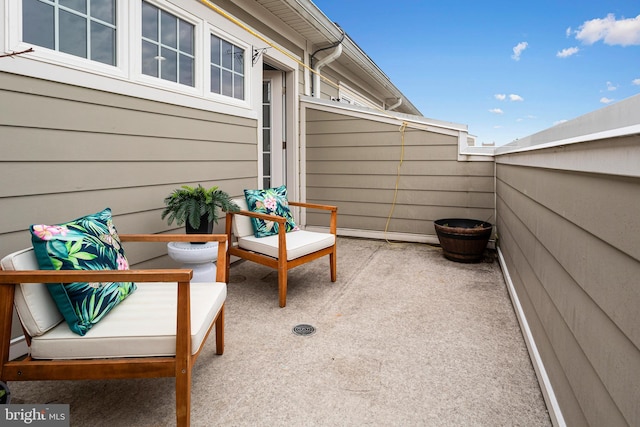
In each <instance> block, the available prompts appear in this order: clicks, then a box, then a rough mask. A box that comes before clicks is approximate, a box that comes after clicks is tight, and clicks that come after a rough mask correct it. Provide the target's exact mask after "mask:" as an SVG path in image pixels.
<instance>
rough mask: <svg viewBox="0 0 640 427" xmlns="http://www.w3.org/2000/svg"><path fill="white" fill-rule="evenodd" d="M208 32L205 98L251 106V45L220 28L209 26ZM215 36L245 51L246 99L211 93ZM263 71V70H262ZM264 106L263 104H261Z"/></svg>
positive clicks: (206, 36) (205, 56)
mask: <svg viewBox="0 0 640 427" xmlns="http://www.w3.org/2000/svg"><path fill="white" fill-rule="evenodd" d="M207 29H208V31H207V32H206V35H205V38H206V41H207V42H206V44H205V45H206V50H205V55H204V58H205V67H204V68H205V76H206V77H205V79H204V80H205V84H204V93H205V97H206V98H209V99H212V100H215V101H217V102H222V103H225V104H232V105H239V106H247V107H249V106H250V105H251V96H252V91H251V81H252V76H251V65H252V47H251V45H250V44H248V43H246V42H243V41H242V40H240V39H239V38H237V37H234V36H232V35H231V34H228V33H226V32H224V31H222V30H220V29H219V28H216V27H214V26H213V25H210V24H208V25H207ZM212 35H214V36H216V37H218V38H221V39H223V40H225V41H227V42H229V43H232V44H234V45H236V46H237V47H239V48H241V49H243V50H244V99H238V98H234V97H232V96H227V95H222V94H220V93H215V92H211V74H210V73H211V68H210V67H211V36H212ZM260 71H262V69H261V70H260ZM260 93H261V94H262V85H261V86H260ZM260 105H262V104H260Z"/></svg>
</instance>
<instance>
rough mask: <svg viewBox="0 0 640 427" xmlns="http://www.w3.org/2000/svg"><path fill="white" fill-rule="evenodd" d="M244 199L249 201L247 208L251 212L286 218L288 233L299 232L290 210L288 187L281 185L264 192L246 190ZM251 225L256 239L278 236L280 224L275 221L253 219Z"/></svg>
mask: <svg viewBox="0 0 640 427" xmlns="http://www.w3.org/2000/svg"><path fill="white" fill-rule="evenodd" d="M244 197H245V198H246V199H247V206H248V207H249V210H250V211H251V212H258V213H263V214H267V215H277V216H281V217H284V218H285V219H286V220H287V222H286V223H285V224H284V225H285V231H286V232H287V233H288V232H289V231H295V230H299V228H298V227H297V226H296V223H295V221H294V220H293V215H291V211H290V210H289V201H288V200H287V187H286V186H284V185H281V186H280V187H276V188H266V189H264V190H244ZM251 224H252V225H253V231H254V233H253V234H254V236H256V237H266V236H272V235H274V234H278V223H277V222H275V221H265V220H263V219H258V218H251Z"/></svg>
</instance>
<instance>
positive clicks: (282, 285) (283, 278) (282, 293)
mask: <svg viewBox="0 0 640 427" xmlns="http://www.w3.org/2000/svg"><path fill="white" fill-rule="evenodd" d="M278 297H279V300H280V307H284V306H286V305H287V269H286V267H285V268H284V269H281V268H278Z"/></svg>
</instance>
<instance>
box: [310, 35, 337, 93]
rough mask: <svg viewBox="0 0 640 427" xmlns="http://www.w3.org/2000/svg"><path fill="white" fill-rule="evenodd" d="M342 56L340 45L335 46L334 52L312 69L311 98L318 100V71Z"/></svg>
mask: <svg viewBox="0 0 640 427" xmlns="http://www.w3.org/2000/svg"><path fill="white" fill-rule="evenodd" d="M340 55H342V44H339V45H338V46H336V48H335V50H334V51H333V52H331V53H330V54H329V55H327V56H325V57H324V58H322V59H321V60H320V61H318V63H317V64H316V66H315V67H313V71H315V73H314V74H313V96H314V97H316V98H320V69H321V68H322V67H324V66H325V65H327V64H329V63H330V62H333V61H335V60H336V59H338V57H339V56H340Z"/></svg>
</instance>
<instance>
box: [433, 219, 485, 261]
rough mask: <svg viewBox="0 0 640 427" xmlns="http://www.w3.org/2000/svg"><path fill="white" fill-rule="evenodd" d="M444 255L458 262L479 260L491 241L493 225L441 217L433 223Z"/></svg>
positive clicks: (471, 220)
mask: <svg viewBox="0 0 640 427" xmlns="http://www.w3.org/2000/svg"><path fill="white" fill-rule="evenodd" d="M433 225H434V227H435V229H436V234H437V235H438V240H440V246H442V251H443V253H444V256H445V257H446V258H447V259H450V260H451V261H456V262H479V261H482V259H483V257H484V250H485V248H486V247H487V243H489V238H490V237H491V230H492V229H493V226H492V225H491V224H490V223H488V222H484V221H479V220H476V219H464V218H447V219H439V220H437V221H434V223H433Z"/></svg>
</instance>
